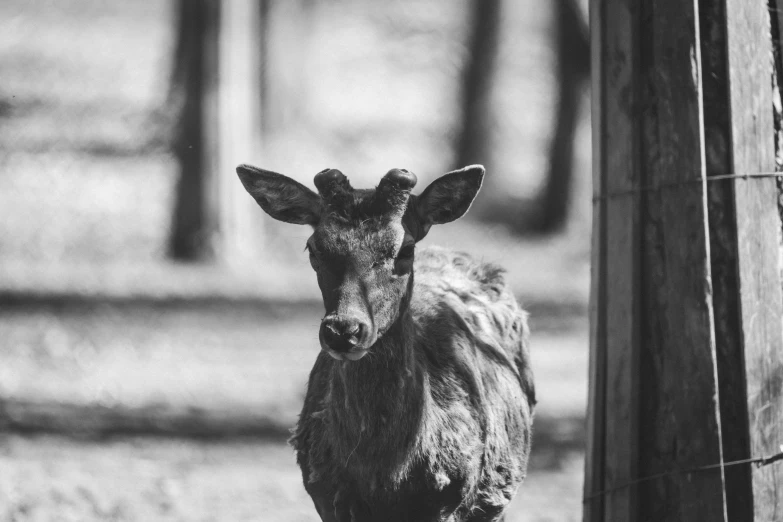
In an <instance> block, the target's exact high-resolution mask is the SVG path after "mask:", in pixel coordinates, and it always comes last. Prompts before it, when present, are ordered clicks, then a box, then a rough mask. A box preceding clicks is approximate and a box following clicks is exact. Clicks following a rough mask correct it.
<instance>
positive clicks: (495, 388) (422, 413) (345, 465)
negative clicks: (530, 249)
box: [291, 249, 535, 522]
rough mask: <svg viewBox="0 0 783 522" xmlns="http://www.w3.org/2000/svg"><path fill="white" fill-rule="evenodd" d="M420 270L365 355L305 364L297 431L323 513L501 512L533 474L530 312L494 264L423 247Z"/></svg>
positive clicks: (416, 515) (305, 473)
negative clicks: (396, 314) (406, 303)
mask: <svg viewBox="0 0 783 522" xmlns="http://www.w3.org/2000/svg"><path fill="white" fill-rule="evenodd" d="M414 272H415V280H416V282H415V284H414V286H413V292H412V299H411V301H410V307H409V308H408V310H406V311H405V312H404V313H403V314H402V315H401V317H400V319H399V321H398V322H397V324H395V326H394V327H393V328H391V329H390V330H389V331H388V332H387V333H386V335H385V336H384V337H383V338H382V339H381V340H379V341H378V343H377V346H375V347H374V349H373V352H372V353H371V354H370V355H368V356H367V357H365V358H364V359H362V360H360V361H357V362H353V363H352V362H341V361H335V360H332V359H331V358H330V357H329V356H327V355H326V354H324V353H321V354H320V355H319V356H318V359H317V360H316V363H315V366H314V368H313V370H312V372H311V374H310V381H309V383H308V389H307V396H306V399H305V404H304V408H303V409H302V413H301V415H300V419H299V423H298V425H297V427H296V430H295V434H294V436H293V438H292V439H291V442H292V444H293V446H294V448H295V449H296V452H297V461H298V463H299V466H300V467H301V469H302V477H303V480H304V483H305V488H306V489H307V491H308V493H310V495H311V496H312V497H313V500H314V502H315V505H316V508H317V509H318V512H319V514H320V515H321V518H322V519H323V520H325V521H338V520H339V521H342V520H346V521H350V520H354V521H360V520H377V521H385V520H388V521H406V520H411V521H413V520H421V521H430V520H432V521H435V520H453V521H455V522H456V521H468V520H470V521H484V520H486V521H490V520H498V519H499V518H500V517H501V516H502V513H503V510H504V509H505V507H506V506H507V505H508V503H509V501H510V500H511V498H512V497H513V496H514V494H515V493H516V490H517V488H518V486H519V484H520V483H521V482H522V479H523V478H524V477H525V471H526V468H527V460H528V455H529V452H530V440H531V424H532V410H533V405H534V403H535V393H534V388H533V378H532V373H531V370H530V364H529V360H528V348H527V336H528V331H527V322H526V315H525V313H524V312H523V311H522V310H521V309H520V308H519V306H518V305H517V303H516V301H515V299H514V297H513V296H512V295H511V292H510V291H509V290H508V287H507V286H506V285H505V283H504V281H503V277H502V271H501V270H500V269H499V268H498V267H495V266H493V265H488V264H482V263H477V262H475V261H473V260H472V259H470V257H468V256H467V255H465V254H458V253H453V252H449V251H446V250H441V249H425V250H422V251H421V252H419V253H417V259H416V262H415V265H414ZM351 514H352V516H351ZM450 517H452V518H450Z"/></svg>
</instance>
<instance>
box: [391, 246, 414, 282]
mask: <svg viewBox="0 0 783 522" xmlns="http://www.w3.org/2000/svg"><path fill="white" fill-rule="evenodd" d="M413 252H414V246H413V245H405V246H403V247H402V248H401V249H400V251H399V252H398V253H397V259H395V260H394V273H395V274H397V275H403V274H407V273H408V272H410V271H411V269H412V268H413Z"/></svg>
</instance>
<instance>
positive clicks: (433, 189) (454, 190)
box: [416, 165, 484, 237]
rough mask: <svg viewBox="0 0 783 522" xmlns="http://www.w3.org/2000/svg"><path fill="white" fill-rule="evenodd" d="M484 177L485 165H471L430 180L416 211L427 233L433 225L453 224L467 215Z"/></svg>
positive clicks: (418, 198) (420, 197)
mask: <svg viewBox="0 0 783 522" xmlns="http://www.w3.org/2000/svg"><path fill="white" fill-rule="evenodd" d="M483 180H484V167H482V166H481V165H470V166H468V167H465V168H462V169H459V170H454V171H452V172H449V173H448V174H444V175H443V176H441V177H440V178H438V179H436V180H435V181H433V182H432V183H430V185H429V186H428V187H427V188H426V189H424V192H422V193H421V195H419V196H418V197H417V198H416V214H417V216H418V218H419V222H420V226H421V227H422V229H423V232H424V234H426V233H427V231H428V230H429V228H430V226H432V225H440V224H443V223H450V222H452V221H454V220H455V219H459V218H461V217H462V216H463V215H465V213H466V212H467V211H468V209H469V208H470V205H471V203H473V200H474V199H475V197H476V194H478V191H479V189H480V188H481V183H482V181H483ZM422 237H423V236H422Z"/></svg>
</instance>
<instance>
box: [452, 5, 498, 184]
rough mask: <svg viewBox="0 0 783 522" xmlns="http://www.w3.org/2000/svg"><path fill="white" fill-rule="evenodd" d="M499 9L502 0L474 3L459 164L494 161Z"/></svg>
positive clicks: (464, 73) (464, 74) (486, 164)
mask: <svg viewBox="0 0 783 522" xmlns="http://www.w3.org/2000/svg"><path fill="white" fill-rule="evenodd" d="M500 9H501V3H500V0H472V3H471V22H472V27H471V34H470V40H469V42H468V57H467V63H466V65H465V69H464V70H463V75H462V91H461V96H462V99H461V104H462V117H461V129H460V133H459V136H458V139H457V140H458V141H457V157H456V166H457V167H464V166H466V165H471V164H474V163H481V164H484V165H485V166H488V164H489V163H490V162H491V138H492V127H493V125H492V119H493V118H492V111H491V103H490V100H491V94H492V84H493V82H494V80H495V68H496V64H497V54H498V44H499V32H500ZM488 179H491V178H488ZM490 183H491V181H490ZM487 188H490V187H487ZM485 199H489V198H485Z"/></svg>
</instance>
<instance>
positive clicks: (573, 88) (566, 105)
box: [523, 0, 590, 233]
mask: <svg viewBox="0 0 783 522" xmlns="http://www.w3.org/2000/svg"><path fill="white" fill-rule="evenodd" d="M555 6H556V7H555V23H556V27H555V32H556V45H555V49H556V55H557V65H556V68H557V87H558V100H557V117H556V124H555V133H554V136H553V138H552V143H551V145H550V148H549V171H548V173H547V176H546V180H545V183H544V188H543V191H542V194H541V196H540V201H539V202H538V205H536V206H537V208H538V209H539V215H538V216H536V217H535V218H534V223H532V225H533V228H535V229H536V230H537V231H538V232H544V233H547V232H554V231H556V230H558V229H560V228H562V227H563V225H564V224H565V222H566V218H567V217H568V204H569V201H570V196H571V187H572V181H573V175H574V173H573V168H574V167H573V158H574V136H575V134H576V128H577V123H578V122H577V118H578V116H579V109H580V107H581V103H582V95H583V89H584V86H585V82H586V81H587V80H588V78H589V76H590V41H589V30H588V27H587V23H586V22H585V20H584V17H583V16H582V12H581V10H580V8H579V4H578V3H577V0H557V2H556V4H555ZM523 226H524V225H523Z"/></svg>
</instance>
